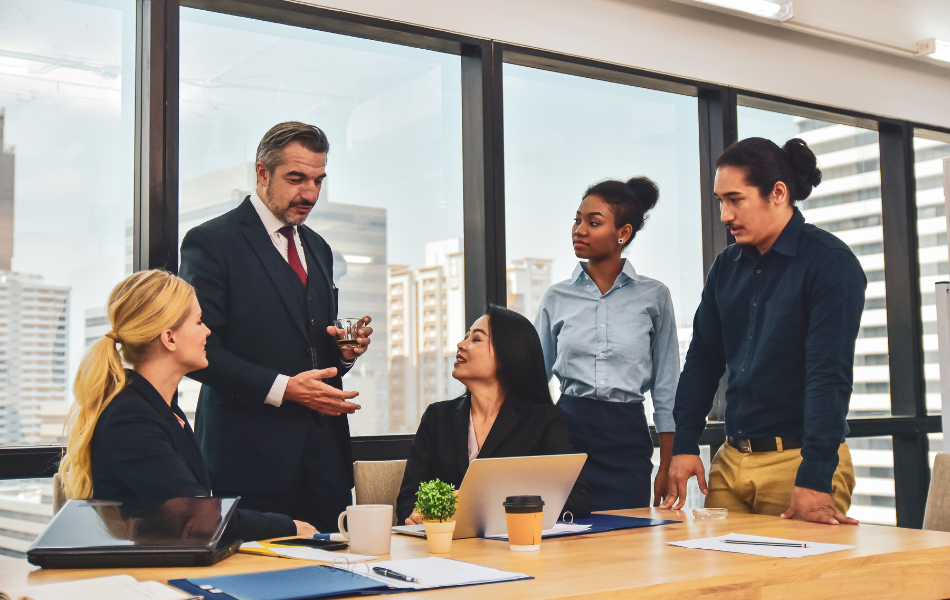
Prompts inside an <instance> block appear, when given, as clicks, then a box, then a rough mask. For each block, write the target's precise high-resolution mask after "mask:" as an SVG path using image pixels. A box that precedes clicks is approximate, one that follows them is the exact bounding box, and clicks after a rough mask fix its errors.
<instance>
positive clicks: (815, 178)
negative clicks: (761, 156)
mask: <svg viewBox="0 0 950 600" xmlns="http://www.w3.org/2000/svg"><path fill="white" fill-rule="evenodd" d="M782 150H784V151H785V154H786V155H787V156H788V159H789V161H790V162H791V163H792V170H793V172H794V177H795V185H794V187H793V190H792V200H804V199H805V198H807V197H808V196H810V195H811V191H812V189H814V188H815V186H817V185H818V184H819V183H821V170H820V169H819V168H818V159H817V158H816V157H815V153H814V152H812V151H811V148H809V147H808V144H806V143H805V140H803V139H801V138H792V139H790V140H788V141H787V142H785V145H784V146H782Z"/></svg>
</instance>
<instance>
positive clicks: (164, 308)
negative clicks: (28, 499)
mask: <svg viewBox="0 0 950 600" xmlns="http://www.w3.org/2000/svg"><path fill="white" fill-rule="evenodd" d="M194 293H195V291H194V288H192V287H191V286H190V285H189V284H188V283H187V282H185V281H184V280H183V279H180V278H178V277H176V276H175V275H172V274H171V273H168V272H167V271H162V270H153V271H141V272H139V273H134V274H132V275H130V276H129V277H127V278H126V279H125V280H123V281H122V282H121V283H119V285H117V286H116V287H115V289H113V290H112V293H111V294H109V308H108V312H109V321H110V322H111V324H112V331H110V332H109V333H107V334H106V335H105V336H104V337H103V338H102V339H100V340H98V341H97V342H96V343H94V344H93V345H92V347H90V348H89V350H88V351H87V352H86V355H85V356H84V357H83V359H82V362H80V363H79V371H78V372H77V373H76V380H75V382H74V383H73V396H74V397H75V398H76V402H75V403H74V404H73V406H72V407H71V408H70V411H69V416H68V418H67V420H66V429H67V432H68V433H67V439H68V444H67V451H66V454H65V455H64V456H63V459H62V460H61V461H60V464H59V473H60V476H61V477H62V479H63V485H64V487H65V488H66V495H67V497H69V498H90V497H92V492H93V490H92V452H91V448H92V434H93V433H94V432H95V429H96V423H97V422H98V421H99V416H100V415H101V414H102V411H104V410H105V409H106V407H107V406H109V403H110V402H112V399H113V398H115V397H116V395H117V394H118V393H119V392H121V391H122V390H123V388H125V384H126V376H125V366H124V364H123V359H124V361H125V363H128V364H130V365H132V367H133V368H134V366H135V365H136V364H138V363H139V361H141V360H142V359H143V358H144V357H145V355H146V353H147V352H148V350H149V348H150V347H151V346H152V344H153V343H154V342H155V341H156V340H157V339H158V337H159V336H160V335H161V334H162V332H163V331H166V330H168V329H177V328H178V327H179V326H180V325H181V324H182V323H183V322H184V320H185V318H186V317H187V316H188V311H189V309H190V308H191V303H192V299H193V298H194ZM117 344H118V345H119V347H120V348H121V351H120V350H119V349H117V348H116V345H117Z"/></svg>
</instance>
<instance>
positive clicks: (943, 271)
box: [914, 129, 950, 415]
mask: <svg viewBox="0 0 950 600" xmlns="http://www.w3.org/2000/svg"><path fill="white" fill-rule="evenodd" d="M916 134H917V137H915V138H914V176H915V177H916V183H917V247H918V256H919V257H920V300H921V307H920V316H921V320H922V321H923V323H922V325H923V336H924V340H923V343H924V376H925V378H926V385H927V413H928V414H932V415H934V414H940V412H941V410H940V358H939V355H938V347H937V307H936V304H935V303H936V299H935V296H934V285H935V284H936V283H937V282H938V281H947V279H950V268H948V263H947V258H948V257H947V208H946V206H947V205H946V203H945V202H944V197H943V160H944V159H945V158H947V157H950V135H948V134H941V133H936V132H929V131H923V130H920V129H918V130H917V132H916Z"/></svg>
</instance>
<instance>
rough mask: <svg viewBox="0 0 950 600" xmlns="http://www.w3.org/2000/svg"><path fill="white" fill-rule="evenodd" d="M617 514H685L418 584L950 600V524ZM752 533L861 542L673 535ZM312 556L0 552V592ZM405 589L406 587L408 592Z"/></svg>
mask: <svg viewBox="0 0 950 600" xmlns="http://www.w3.org/2000/svg"><path fill="white" fill-rule="evenodd" d="M615 514H621V515H629V516H636V517H652V518H662V519H669V520H680V521H683V523H680V524H677V525H664V526H659V527H645V528H640V529H630V530H624V531H614V532H609V533H601V534H595V535H584V536H576V537H569V538H560V539H548V540H545V541H544V542H543V543H542V545H541V551H540V552H536V553H524V552H511V551H509V550H508V545H507V543H505V542H502V541H495V540H485V539H468V540H455V541H454V542H452V553H451V555H447V556H449V557H451V558H455V559H458V560H463V561H468V562H472V563H477V564H480V565H485V566H489V567H495V568H498V569H505V570H508V571H516V572H519V573H528V574H530V575H532V576H534V577H535V579H533V580H530V581H515V582H509V583H498V584H492V585H490V586H475V587H467V588H456V589H449V590H432V591H427V592H418V593H415V594H413V596H419V595H420V594H424V595H425V598H433V599H434V598H443V597H446V598H449V597H451V598H453V599H459V600H468V599H471V600H476V599H478V600H481V599H482V598H485V597H486V596H490V597H491V598H493V599H500V600H504V599H512V600H515V599H517V600H521V599H523V598H630V597H636V598H637V599H638V600H645V599H650V598H664V599H665V600H669V599H670V598H675V599H681V598H693V597H698V596H702V598H704V599H710V600H711V599H720V598H721V599H728V600H740V599H746V598H796V599H797V598H862V600H863V599H866V598H913V599H914V600H926V599H930V598H933V599H938V598H950V533H941V532H933V531H918V530H912V529H897V528H894V527H882V526H877V525H860V526H857V527H853V526H845V525H840V526H830V525H817V524H813V523H805V522H802V521H785V520H782V519H779V518H776V517H764V516H754V515H737V514H736V515H730V516H729V518H728V519H725V520H721V521H694V520H693V518H692V514H691V513H687V512H685V511H682V512H675V511H660V510H655V509H648V508H644V509H636V510H626V511H617V512H616V513H615ZM726 533H746V534H754V535H763V536H769V537H780V538H788V539H796V540H806V541H812V542H826V543H834V544H848V545H856V546H857V548H856V549H854V550H846V551H843V552H833V553H829V554H822V555H819V556H813V557H809V558H796V559H775V558H763V557H758V556H750V555H743V554H733V553H729V552H713V551H707V550H691V549H687V548H679V547H676V546H668V545H666V542H671V541H680V540H687V539H693V538H703V537H711V536H716V535H723V534H726ZM423 556H428V552H427V550H426V542H425V540H422V539H417V538H410V537H406V536H399V535H396V536H393V541H392V553H391V554H390V555H389V557H384V558H390V559H392V560H398V559H403V558H418V557H423ZM313 564H315V563H312V562H309V561H302V560H294V559H285V558H270V557H265V556H253V555H249V554H237V555H235V556H232V557H230V558H228V559H226V560H224V561H222V562H220V563H218V564H217V565H215V566H212V567H193V568H169V569H95V570H43V569H38V568H36V567H34V566H32V565H30V564H29V563H27V562H26V561H25V560H0V589H4V588H10V587H15V586H19V585H23V584H27V583H28V584H31V585H37V584H42V583H53V582H57V581H66V580H70V579H84V578H88V577H102V576H105V575H112V574H117V573H128V574H130V575H132V576H134V577H135V578H136V579H139V580H141V581H145V580H157V581H163V582H164V581H167V580H169V579H176V578H182V577H198V576H210V575H227V574H233V573H250V572H255V571H273V570H279V569H292V568H295V567H302V566H308V565H313ZM404 597H405V596H403V595H400V598H404Z"/></svg>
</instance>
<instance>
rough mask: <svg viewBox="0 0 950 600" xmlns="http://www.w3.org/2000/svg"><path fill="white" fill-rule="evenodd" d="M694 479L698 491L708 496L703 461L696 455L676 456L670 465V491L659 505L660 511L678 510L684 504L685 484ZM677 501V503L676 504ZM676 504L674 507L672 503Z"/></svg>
mask: <svg viewBox="0 0 950 600" xmlns="http://www.w3.org/2000/svg"><path fill="white" fill-rule="evenodd" d="M693 476H695V477H696V480H697V482H698V483H699V491H701V492H702V493H703V494H709V488H707V487H706V468H705V467H704V466H703V460H702V459H701V458H699V456H697V455H696V454H677V455H676V456H674V457H673V462H671V463H670V491H669V493H668V494H667V495H666V500H664V501H663V504H661V505H660V508H661V509H662V510H669V509H670V508H672V509H673V510H679V509H681V508H683V505H684V504H686V484H687V482H689V478H690V477H693ZM677 500H679V502H677ZM674 502H676V506H673V503H674Z"/></svg>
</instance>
